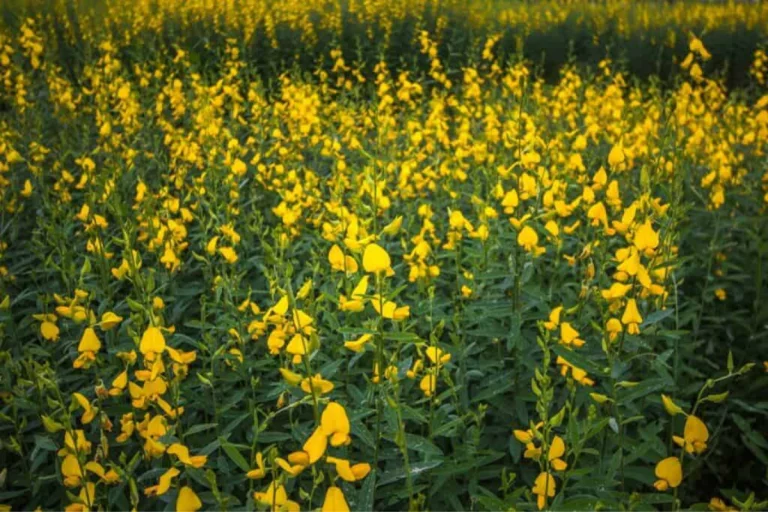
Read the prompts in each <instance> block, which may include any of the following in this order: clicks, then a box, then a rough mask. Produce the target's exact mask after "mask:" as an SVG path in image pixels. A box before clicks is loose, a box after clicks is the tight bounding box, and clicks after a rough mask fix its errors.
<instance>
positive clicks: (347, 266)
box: [328, 244, 358, 274]
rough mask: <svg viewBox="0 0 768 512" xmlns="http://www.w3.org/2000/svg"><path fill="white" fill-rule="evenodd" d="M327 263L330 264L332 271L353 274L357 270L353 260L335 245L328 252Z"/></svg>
mask: <svg viewBox="0 0 768 512" xmlns="http://www.w3.org/2000/svg"><path fill="white" fill-rule="evenodd" d="M328 263H330V264H331V268H332V269H333V270H336V271H338V272H346V273H347V274H354V273H355V272H357V269H358V267H357V261H355V258H353V257H352V256H348V255H345V254H344V252H343V251H342V250H341V247H339V246H338V245H337V244H333V247H331V250H330V251H328Z"/></svg>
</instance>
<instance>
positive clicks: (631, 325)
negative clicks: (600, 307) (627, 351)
mask: <svg viewBox="0 0 768 512" xmlns="http://www.w3.org/2000/svg"><path fill="white" fill-rule="evenodd" d="M642 322H643V317H642V316H640V311H638V309H637V302H636V301H635V299H629V300H628V301H627V307H626V309H624V314H623V315H622V316H621V323H623V324H624V325H626V326H627V332H629V334H639V333H640V327H639V324H641V323H642Z"/></svg>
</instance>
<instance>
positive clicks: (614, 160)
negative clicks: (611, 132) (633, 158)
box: [608, 141, 626, 169]
mask: <svg viewBox="0 0 768 512" xmlns="http://www.w3.org/2000/svg"><path fill="white" fill-rule="evenodd" d="M625 160H626V155H625V154H624V146H623V145H622V143H621V141H619V142H618V143H616V144H614V146H613V147H612V148H611V152H610V153H608V165H610V166H611V169H616V168H617V167H619V166H620V165H621V164H623V163H624V161H625Z"/></svg>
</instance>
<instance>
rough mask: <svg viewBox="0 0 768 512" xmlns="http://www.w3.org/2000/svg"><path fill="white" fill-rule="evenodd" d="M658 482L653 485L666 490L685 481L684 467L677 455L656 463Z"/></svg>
mask: <svg viewBox="0 0 768 512" xmlns="http://www.w3.org/2000/svg"><path fill="white" fill-rule="evenodd" d="M656 478H658V480H656V482H655V483H654V484H653V486H654V487H655V488H656V490H659V491H666V490H667V489H669V488H670V487H671V488H675V487H677V486H678V485H680V483H681V482H682V481H683V467H682V466H681V465H680V459H678V458H677V457H667V458H666V459H664V460H661V461H659V463H658V464H656Z"/></svg>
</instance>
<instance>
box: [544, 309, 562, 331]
mask: <svg viewBox="0 0 768 512" xmlns="http://www.w3.org/2000/svg"><path fill="white" fill-rule="evenodd" d="M562 311H563V306H557V307H556V308H555V309H553V310H552V311H550V312H549V321H547V322H544V327H545V328H546V329H547V330H549V331H554V330H555V329H557V327H558V326H559V325H560V314H561V313H562Z"/></svg>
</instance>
